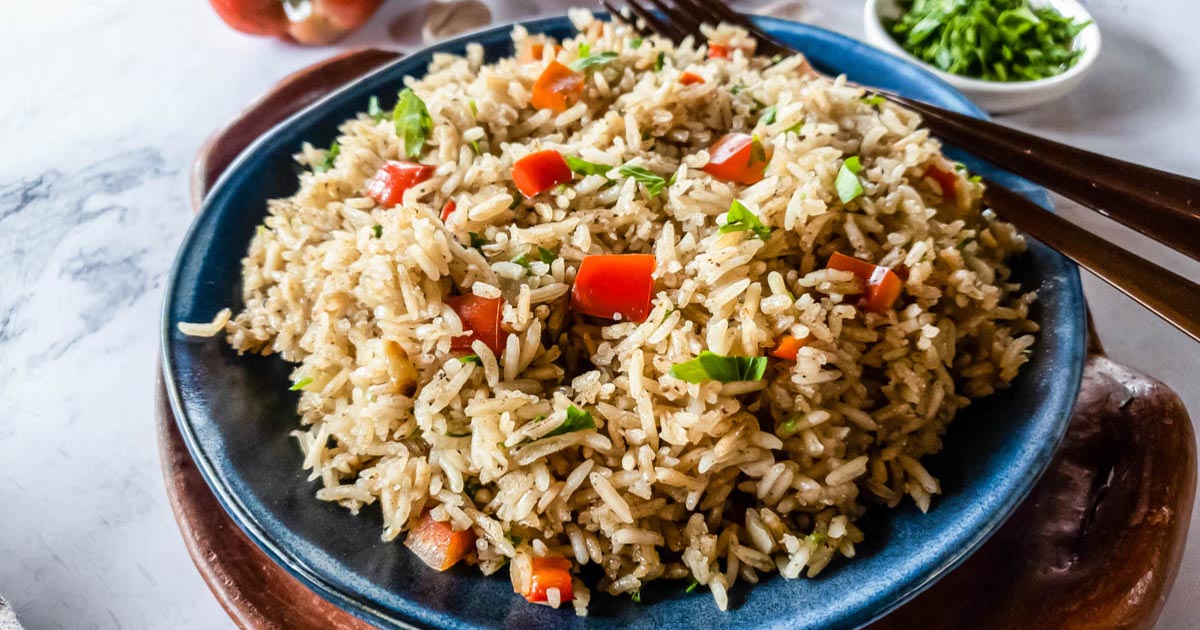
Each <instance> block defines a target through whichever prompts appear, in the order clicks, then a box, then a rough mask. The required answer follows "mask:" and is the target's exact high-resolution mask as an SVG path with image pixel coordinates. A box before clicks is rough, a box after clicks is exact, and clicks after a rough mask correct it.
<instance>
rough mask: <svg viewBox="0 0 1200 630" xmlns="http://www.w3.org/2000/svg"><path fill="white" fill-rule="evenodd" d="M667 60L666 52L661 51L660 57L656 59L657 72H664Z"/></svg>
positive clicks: (655, 68) (659, 52)
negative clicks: (664, 64)
mask: <svg viewBox="0 0 1200 630" xmlns="http://www.w3.org/2000/svg"><path fill="white" fill-rule="evenodd" d="M666 58H667V53H666V52H664V51H661V50H660V51H658V56H657V57H655V58H654V71H655V72H662V69H663V61H665V60H666Z"/></svg>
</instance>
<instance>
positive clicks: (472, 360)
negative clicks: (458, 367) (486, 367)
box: [458, 354, 483, 365]
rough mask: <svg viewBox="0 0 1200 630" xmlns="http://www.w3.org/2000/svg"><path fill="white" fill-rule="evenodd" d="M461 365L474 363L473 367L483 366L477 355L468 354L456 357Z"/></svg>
mask: <svg viewBox="0 0 1200 630" xmlns="http://www.w3.org/2000/svg"><path fill="white" fill-rule="evenodd" d="M458 360H459V361H462V362H463V363H474V364H475V365H483V359H480V358H479V355H478V354H468V355H467V356H465V357H458Z"/></svg>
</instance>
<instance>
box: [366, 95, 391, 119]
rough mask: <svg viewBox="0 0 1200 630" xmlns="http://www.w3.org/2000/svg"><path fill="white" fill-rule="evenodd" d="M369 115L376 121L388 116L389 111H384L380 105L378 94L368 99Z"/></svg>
mask: <svg viewBox="0 0 1200 630" xmlns="http://www.w3.org/2000/svg"><path fill="white" fill-rule="evenodd" d="M367 115H368V116H370V117H371V120H373V121H375V122H382V121H383V119H385V118H387V112H385V111H383V108H382V107H380V106H379V97H378V96H375V95H371V98H369V99H367Z"/></svg>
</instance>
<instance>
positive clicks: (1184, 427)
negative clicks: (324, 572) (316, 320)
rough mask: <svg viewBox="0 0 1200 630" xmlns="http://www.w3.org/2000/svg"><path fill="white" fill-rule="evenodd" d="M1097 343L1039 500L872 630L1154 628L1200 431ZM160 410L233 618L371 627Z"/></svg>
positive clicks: (308, 628) (303, 101)
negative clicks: (203, 464) (228, 489)
mask: <svg viewBox="0 0 1200 630" xmlns="http://www.w3.org/2000/svg"><path fill="white" fill-rule="evenodd" d="M396 56H397V54H396V53H392V52H386V51H380V50H375V49H365V50H358V51H352V52H348V53H345V54H343V55H339V56H338V57H335V58H333V59H330V60H328V61H325V62H322V63H319V64H316V65H314V66H311V67H309V68H306V69H304V70H301V71H300V72H297V73H295V74H293V75H291V76H289V77H287V78H286V79H284V80H283V81H281V82H280V83H279V84H278V85H276V86H275V87H274V88H273V89H272V90H271V91H270V92H268V93H267V94H266V95H265V96H264V97H263V98H262V99H260V100H259V101H257V102H256V103H254V104H253V105H251V107H250V108H248V109H247V110H246V111H245V112H243V114H242V115H241V116H240V117H239V118H238V119H237V120H235V121H234V122H232V123H231V124H230V125H229V126H228V127H226V128H225V129H223V130H221V131H220V132H218V133H217V134H215V135H214V136H213V137H212V138H211V139H210V140H209V141H208V142H207V143H206V144H205V146H204V147H203V148H202V149H201V151H200V153H199V155H198V156H197V159H196V163H195V166H194V167H193V170H192V202H193V205H194V207H195V208H199V204H200V201H201V200H202V199H203V197H204V194H205V192H206V191H207V190H208V188H209V187H211V185H212V184H213V182H215V181H216V178H217V177H218V176H219V175H220V173H221V172H222V171H223V170H224V169H225V167H227V166H228V164H229V162H230V161H231V160H232V159H233V157H235V156H236V155H237V154H238V153H239V152H240V151H241V150H242V149H243V148H244V147H245V146H246V145H247V144H248V143H249V142H251V141H252V140H254V138H256V137H257V136H258V135H260V134H261V133H263V132H264V131H266V130H267V129H269V128H270V127H271V126H272V125H274V124H275V123H276V122H278V121H279V120H281V119H283V118H284V117H286V116H288V115H290V114H291V113H294V112H296V111H298V110H299V109H301V108H303V107H304V106H306V105H308V104H309V103H311V102H313V101H315V100H316V99H317V98H319V97H320V96H322V95H324V94H326V93H328V92H329V91H330V90H332V89H334V88H336V87H338V86H340V85H342V84H344V83H345V82H347V81H349V80H351V79H353V78H354V77H356V76H359V75H361V74H363V73H366V72H368V71H370V70H372V69H374V68H376V67H378V66H380V65H381V64H383V63H386V62H387V61H390V60H392V59H394V58H396ZM1092 343H1093V347H1092V349H1091V350H1092V352H1091V354H1090V355H1089V357H1088V359H1087V366H1086V368H1085V370H1084V377H1083V387H1082V389H1081V391H1080V395H1079V400H1078V401H1077V402H1076V405H1075V411H1074V414H1073V417H1072V419H1071V425H1070V428H1069V431H1068V433H1067V437H1066V438H1065V440H1064V442H1063V445H1062V446H1061V447H1060V448H1059V450H1058V453H1057V454H1056V456H1055V459H1054V461H1053V463H1051V465H1050V468H1049V470H1047V472H1046V474H1045V476H1044V477H1043V478H1042V479H1041V480H1040V481H1039V482H1038V485H1037V486H1036V487H1035V488H1034V490H1033V492H1032V493H1031V494H1030V496H1029V497H1028V498H1027V499H1026V500H1025V502H1024V503H1022V504H1021V506H1020V507H1019V508H1018V509H1017V511H1016V513H1015V514H1014V515H1013V516H1012V518H1010V519H1009V520H1008V522H1007V523H1005V525H1004V526H1003V527H1002V528H1001V530H1000V531H999V532H998V533H997V534H996V535H995V536H993V537H992V538H991V539H990V540H989V541H988V542H987V543H986V544H984V546H983V547H982V548H981V549H980V550H979V551H977V552H976V553H975V554H974V555H972V556H971V557H970V558H969V559H968V560H967V561H966V562H965V563H964V564H963V565H962V566H960V567H959V568H958V569H956V570H954V571H953V572H951V573H950V574H949V575H947V576H946V577H944V578H943V579H941V580H940V581H939V582H937V583H936V584H935V585H934V586H933V587H932V588H930V589H929V590H927V591H925V592H924V593H922V594H921V595H919V596H918V597H917V598H915V599H914V600H913V601H911V602H909V603H908V604H906V605H905V606H903V607H901V608H900V609H898V610H897V611H895V612H893V613H892V614H890V615H888V616H887V617H886V618H884V619H882V620H880V621H879V622H876V623H875V624H873V625H872V626H870V627H871V628H872V630H901V629H906V628H917V627H919V628H923V629H924V630H942V629H945V630H951V629H957V628H965V627H971V628H973V629H997V630H1010V629H1011V630H1028V629H1029V628H1039V629H1062V630H1068V629H1069V630H1076V629H1080V630H1081V629H1084V628H1129V629H1140V628H1145V629H1149V628H1152V627H1153V626H1154V622H1155V620H1156V619H1157V618H1158V614H1159V612H1160V611H1161V609H1162V605H1163V603H1164V601H1165V600H1166V596H1167V594H1168V593H1169V592H1170V590H1171V585H1172V583H1173V582H1174V579H1175V574H1176V573H1177V572H1178V570H1179V563H1180V560H1181V559H1182V556H1183V548H1184V542H1185V541H1186V540H1187V530H1188V523H1189V521H1190V516H1191V512H1192V502H1193V498H1194V496H1195V490H1196V446H1195V444H1196V442H1195V436H1194V435H1193V432H1192V425H1191V421H1190V419H1189V418H1188V414H1187V411H1186V410H1185V409H1184V408H1183V404H1182V402H1181V401H1180V400H1179V397H1178V396H1176V395H1175V393H1174V392H1172V391H1171V390H1170V389H1168V388H1167V387H1166V386H1165V385H1163V384H1161V383H1159V382H1158V381H1155V380H1153V379H1151V378H1149V377H1147V376H1145V375H1143V374H1140V373H1138V372H1136V371H1133V370H1131V369H1129V368H1126V367H1123V366H1121V365H1119V364H1116V363H1114V362H1113V361H1111V360H1109V359H1108V358H1107V357H1105V356H1104V354H1103V350H1102V349H1101V348H1100V345H1099V342H1098V340H1096V338H1095V336H1094V334H1093V337H1092ZM157 412H158V413H157V416H158V418H157V429H158V438H159V451H160V455H161V457H162V464H163V474H164V477H165V479H166V485H167V494H168V496H169V497H170V500H171V507H172V510H173V511H174V513H175V518H176V520H178V522H179V528H180V533H181V534H182V535H183V539H184V542H185V544H186V545H187V549H188V552H189V553H190V554H191V556H192V560H193V561H194V562H195V564H196V568H197V569H198V570H199V571H200V574H201V576H202V577H203V578H204V581H205V582H206V583H207V584H208V586H209V588H211V589H212V591H213V594H214V595H215V596H216V597H217V599H218V601H220V602H221V605H222V606H223V607H224V608H225V610H226V611H228V613H229V615H230V617H231V618H232V619H233V620H234V622H235V623H237V625H238V626H239V627H241V628H245V629H247V630H265V629H274V628H280V629H287V630H352V629H354V630H358V629H365V628H370V627H371V626H370V625H369V624H367V623H365V622H363V621H361V620H359V619H357V618H355V617H353V616H351V615H349V614H348V613H346V612H343V611H342V610H341V609H339V608H337V607H335V606H333V605H332V604H330V603H328V602H326V601H325V600H324V599H322V598H320V597H319V596H317V595H316V594H315V593H313V592H312V591H310V590H309V589H308V588H307V587H305V586H304V585H303V584H301V583H300V582H299V581H298V580H296V579H295V578H293V577H292V576H291V575H289V574H288V573H287V572H286V571H284V570H283V569H282V568H281V567H279V566H278V565H276V564H275V563H274V562H272V561H271V560H270V559H269V558H268V557H267V556H266V555H265V554H264V553H263V552H262V551H261V550H259V549H258V547H256V546H255V545H254V544H253V543H252V542H250V540H249V539H248V538H247V537H246V536H245V534H243V533H242V531H241V530H239V529H238V528H237V526H236V525H235V524H234V523H233V521H232V520H231V519H230V518H229V516H228V515H227V514H226V513H225V511H224V510H223V509H222V508H221V506H220V504H219V503H218V502H217V500H216V497H215V496H213V494H212V491H211V490H209V488H208V486H207V484H206V483H205V482H204V479H203V478H202V477H201V476H200V472H199V471H198V470H197V469H196V466H195V463H194V462H193V461H192V458H191V455H190V454H189V453H188V451H187V448H186V447H185V446H184V444H183V441H182V438H181V437H180V435H179V430H178V428H177V427H176V425H175V421H174V417H173V416H172V414H171V410H170V406H169V404H167V401H166V391H165V389H164V388H163V385H162V378H161V374H160V376H159V387H158V401H157ZM735 614H736V613H735Z"/></svg>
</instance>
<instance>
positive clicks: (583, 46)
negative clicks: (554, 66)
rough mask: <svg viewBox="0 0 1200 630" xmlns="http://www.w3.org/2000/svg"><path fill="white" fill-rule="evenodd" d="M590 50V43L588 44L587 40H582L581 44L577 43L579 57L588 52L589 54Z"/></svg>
mask: <svg viewBox="0 0 1200 630" xmlns="http://www.w3.org/2000/svg"><path fill="white" fill-rule="evenodd" d="M591 52H592V45H591V44H589V43H587V42H583V43H582V44H580V45H579V56H580V57H586V56H588V55H589V54H591Z"/></svg>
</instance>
